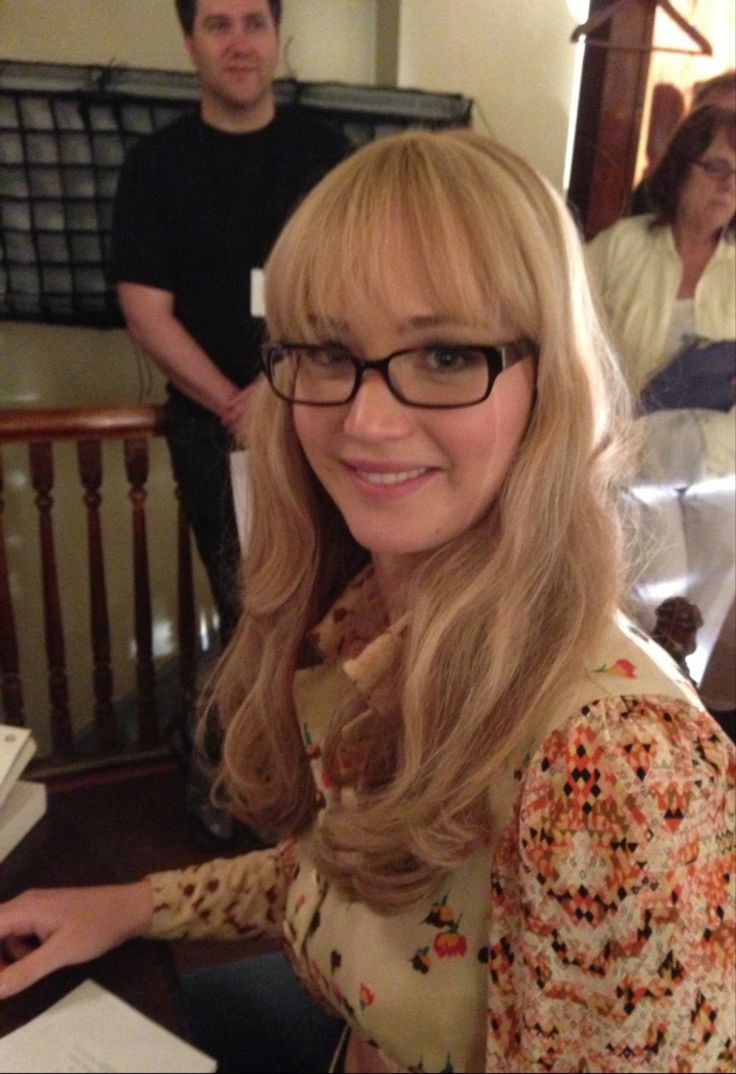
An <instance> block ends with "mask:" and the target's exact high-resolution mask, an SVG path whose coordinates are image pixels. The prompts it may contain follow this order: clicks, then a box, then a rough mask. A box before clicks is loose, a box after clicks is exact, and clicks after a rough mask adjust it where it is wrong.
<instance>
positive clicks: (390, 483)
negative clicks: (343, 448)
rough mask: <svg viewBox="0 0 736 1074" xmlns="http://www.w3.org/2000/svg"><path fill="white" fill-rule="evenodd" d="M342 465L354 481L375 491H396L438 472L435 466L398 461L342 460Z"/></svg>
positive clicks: (410, 486)
mask: <svg viewBox="0 0 736 1074" xmlns="http://www.w3.org/2000/svg"><path fill="white" fill-rule="evenodd" d="M343 465H344V466H345V468H346V469H347V471H348V472H349V473H350V475H351V477H353V478H354V479H355V481H356V483H358V484H360V485H361V486H363V487H365V486H368V487H369V488H370V489H371V490H375V491H376V492H391V491H396V492H398V491H404V490H406V489H408V488H414V487H416V486H417V485H419V484H421V483H422V481H423V480H424V479H426V478H427V477H429V476H431V475H432V474H435V473H437V472H438V471H437V468H436V467H432V466H416V465H412V464H408V463H400V462H396V463H393V462H391V463H369V462H344V463H343Z"/></svg>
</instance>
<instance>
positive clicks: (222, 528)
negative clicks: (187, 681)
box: [166, 403, 240, 846]
mask: <svg viewBox="0 0 736 1074" xmlns="http://www.w3.org/2000/svg"><path fill="white" fill-rule="evenodd" d="M166 440H167V443H168V446H169V453H170V455H171V466H172V469H173V471H174V477H175V479H176V482H177V484H178V486H179V490H180V492H181V497H182V500H183V503H184V507H185V509H186V513H187V517H188V519H189V524H190V526H191V528H192V532H193V533H194V540H195V543H196V545H197V551H198V552H199V555H200V558H201V560H202V562H203V564H204V566H205V569H206V571H207V576H208V578H209V582H210V588H211V590H212V596H213V599H214V601H215V606H216V608H217V612H218V615H219V618H220V643H221V645H222V646H223V647H224V646H225V645H226V644H227V642H228V640H229V638H230V636H231V635H232V632H233V630H234V629H235V626H236V624H237V621H238V618H239V615H240V591H239V581H238V566H239V561H240V546H239V542H238V533H237V525H236V522H235V509H234V507H233V496H232V489H231V484H230V458H229V452H230V449H231V447H232V441H231V438H230V434H229V433H228V432H227V430H226V429H224V428H223V426H222V425H221V424H220V422H219V420H218V419H217V418H216V417H215V415H214V414H203V415H202V417H196V416H191V415H189V414H186V413H184V414H182V413H181V412H180V411H179V410H178V409H177V404H176V403H174V404H173V405H172V404H169V405H168V406H167V411H166ZM196 719H197V714H196V713H190V714H188V720H189V722H188V724H187V726H185V727H182V728H181V732H182V746H183V749H184V751H185V754H186V758H187V761H188V764H189V777H188V781H187V791H186V798H187V810H188V812H189V815H190V817H191V819H192V822H193V823H194V824H195V825H196V830H197V833H198V835H199V836H200V837H203V838H204V839H205V841H206V842H208V843H212V842H214V844H215V845H217V846H222V845H227V844H228V843H229V842H230V841H231V839H232V837H233V821H232V817H231V816H230V813H229V811H228V810H227V808H225V807H224V803H223V804H222V805H221V806H220V805H215V804H214V803H213V802H212V801H211V800H210V790H211V786H212V780H213V777H214V773H215V769H216V766H217V763H218V761H219V757H220V733H219V728H218V727H217V724H216V721H215V720H212V721H211V724H210V727H211V731H210V733H208V736H207V748H206V754H207V755H205V753H203V752H202V751H201V750H199V749H198V748H197V747H196V746H195V743H194V725H195V724H196Z"/></svg>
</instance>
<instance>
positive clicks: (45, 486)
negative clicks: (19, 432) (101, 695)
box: [28, 441, 74, 757]
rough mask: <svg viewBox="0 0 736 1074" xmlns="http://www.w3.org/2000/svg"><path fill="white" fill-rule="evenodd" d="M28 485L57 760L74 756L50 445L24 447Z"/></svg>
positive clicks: (52, 738)
mask: <svg viewBox="0 0 736 1074" xmlns="http://www.w3.org/2000/svg"><path fill="white" fill-rule="evenodd" d="M28 455H29V459H30V465H31V483H32V485H33V488H34V489H35V491H36V507H37V508H38V528H39V535H40V544H41V577H42V580H43V612H44V628H45V635H46V658H47V662H48V669H49V696H50V701H51V741H52V744H53V751H54V753H55V754H56V755H57V756H60V757H70V756H72V754H73V753H74V738H73V734H72V724H71V719H70V716H69V694H68V689H67V678H66V650H65V646H64V627H63V621H62V614H61V599H60V595H59V576H58V571H57V568H56V548H55V544H54V524H53V520H52V517H51V510H52V507H53V503H54V500H53V496H52V495H51V492H52V489H53V487H54V461H53V456H52V453H51V444H50V443H48V441H40V442H39V441H36V442H32V443H30V444H29V445H28Z"/></svg>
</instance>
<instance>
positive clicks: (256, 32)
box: [184, 0, 279, 128]
mask: <svg viewBox="0 0 736 1074" xmlns="http://www.w3.org/2000/svg"><path fill="white" fill-rule="evenodd" d="M184 40H185V43H186V46H187V50H188V52H189V55H190V56H191V58H192V62H193V63H194V65H195V66H196V68H197V70H198V71H199V74H200V79H201V83H202V114H203V117H204V118H205V119H206V120H210V121H211V122H213V124H214V125H215V126H218V125H225V126H227V122H224V123H222V124H221V123H218V120H219V121H226V120H227V119H228V118H230V119H232V118H234V117H241V118H243V117H247V118H248V119H250V120H252V121H253V122H252V123H249V124H248V125H249V126H252V127H253V128H256V127H258V126H260V125H262V123H266V122H268V121H269V119H270V118H271V113H272V109H273V90H272V84H273V79H274V76H275V74H276V68H277V66H278V62H279V34H278V29H277V27H276V25H275V23H274V21H273V16H272V14H271V7H270V5H269V3H268V0H197V6H196V11H195V16H194V26H193V28H192V33H191V34H188V35H187V36H186V37H185V39H184Z"/></svg>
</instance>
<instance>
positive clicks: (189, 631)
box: [176, 487, 197, 729]
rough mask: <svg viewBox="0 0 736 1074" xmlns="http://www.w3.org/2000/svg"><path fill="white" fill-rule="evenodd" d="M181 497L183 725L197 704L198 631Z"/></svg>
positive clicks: (179, 604) (179, 569)
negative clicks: (195, 703) (195, 702)
mask: <svg viewBox="0 0 736 1074" xmlns="http://www.w3.org/2000/svg"><path fill="white" fill-rule="evenodd" d="M176 497H177V501H178V542H177V543H178V559H177V618H178V632H179V694H180V704H181V721H182V728H183V729H186V727H187V719H188V716H189V714H190V712H191V711H192V709H193V708H194V698H195V695H196V690H197V640H196V639H197V634H196V624H195V619H194V579H193V575H192V542H191V535H190V532H189V519H188V518H187V515H186V511H185V509H184V503H183V501H182V498H181V491H180V490H179V488H178V487H177V490H176Z"/></svg>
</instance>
